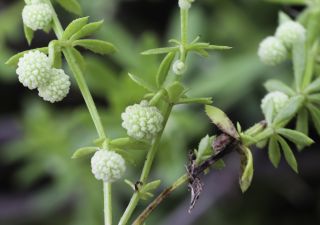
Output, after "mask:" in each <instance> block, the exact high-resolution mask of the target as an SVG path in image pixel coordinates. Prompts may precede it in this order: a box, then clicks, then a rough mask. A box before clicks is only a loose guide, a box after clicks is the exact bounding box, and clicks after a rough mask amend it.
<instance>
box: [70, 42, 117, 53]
mask: <svg viewBox="0 0 320 225" xmlns="http://www.w3.org/2000/svg"><path fill="white" fill-rule="evenodd" d="M72 44H73V46H81V47H83V48H86V49H88V50H90V51H92V52H94V53H98V54H101V55H107V54H111V53H114V52H115V51H116V48H115V47H114V45H113V44H111V43H110V42H106V41H101V40H94V39H81V40H76V41H74V42H73V43H72Z"/></svg>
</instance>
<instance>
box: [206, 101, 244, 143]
mask: <svg viewBox="0 0 320 225" xmlns="http://www.w3.org/2000/svg"><path fill="white" fill-rule="evenodd" d="M206 113H207V115H208V116H209V118H210V119H211V121H212V122H213V123H214V124H215V125H216V126H217V127H218V128H219V129H220V130H221V131H223V132H224V133H226V134H228V135H230V136H231V137H233V138H235V139H239V134H238V132H237V130H236V128H235V127H234V125H233V123H232V122H231V120H230V119H229V117H228V116H227V115H226V114H225V113H224V112H223V111H222V110H220V109H218V108H217V107H214V106H210V105H206Z"/></svg>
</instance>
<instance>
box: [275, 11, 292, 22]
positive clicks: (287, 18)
mask: <svg viewBox="0 0 320 225" xmlns="http://www.w3.org/2000/svg"><path fill="white" fill-rule="evenodd" d="M278 17H279V21H278V23H279V25H281V24H283V23H285V22H288V21H292V19H291V18H290V16H288V15H287V14H286V13H284V12H282V11H280V12H279V14H278Z"/></svg>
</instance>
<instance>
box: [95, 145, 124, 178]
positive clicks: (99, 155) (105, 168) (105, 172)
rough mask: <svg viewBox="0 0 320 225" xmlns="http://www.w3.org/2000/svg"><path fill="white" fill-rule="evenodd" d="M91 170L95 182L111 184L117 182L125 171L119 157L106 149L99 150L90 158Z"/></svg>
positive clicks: (121, 158) (121, 159)
mask: <svg viewBox="0 0 320 225" xmlns="http://www.w3.org/2000/svg"><path fill="white" fill-rule="evenodd" d="M91 170H92V173H93V175H94V176H95V178H96V179H97V180H102V181H103V182H106V183H112V182H115V181H117V180H119V179H120V178H121V177H122V176H123V174H124V172H125V171H126V164H125V160H124V159H123V157H122V156H121V155H119V154H118V153H116V152H114V151H110V150H107V149H99V150H98V151H96V152H95V154H94V155H93V157H92V158H91Z"/></svg>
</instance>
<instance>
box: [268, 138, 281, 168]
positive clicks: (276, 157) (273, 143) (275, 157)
mask: <svg viewBox="0 0 320 225" xmlns="http://www.w3.org/2000/svg"><path fill="white" fill-rule="evenodd" d="M268 155H269V159H270V161H271V163H272V164H273V166H274V167H275V168H278V165H279V163H280V159H281V153H280V146H279V144H278V141H277V139H276V138H275V137H274V136H272V137H271V138H270V140H269V146H268Z"/></svg>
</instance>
